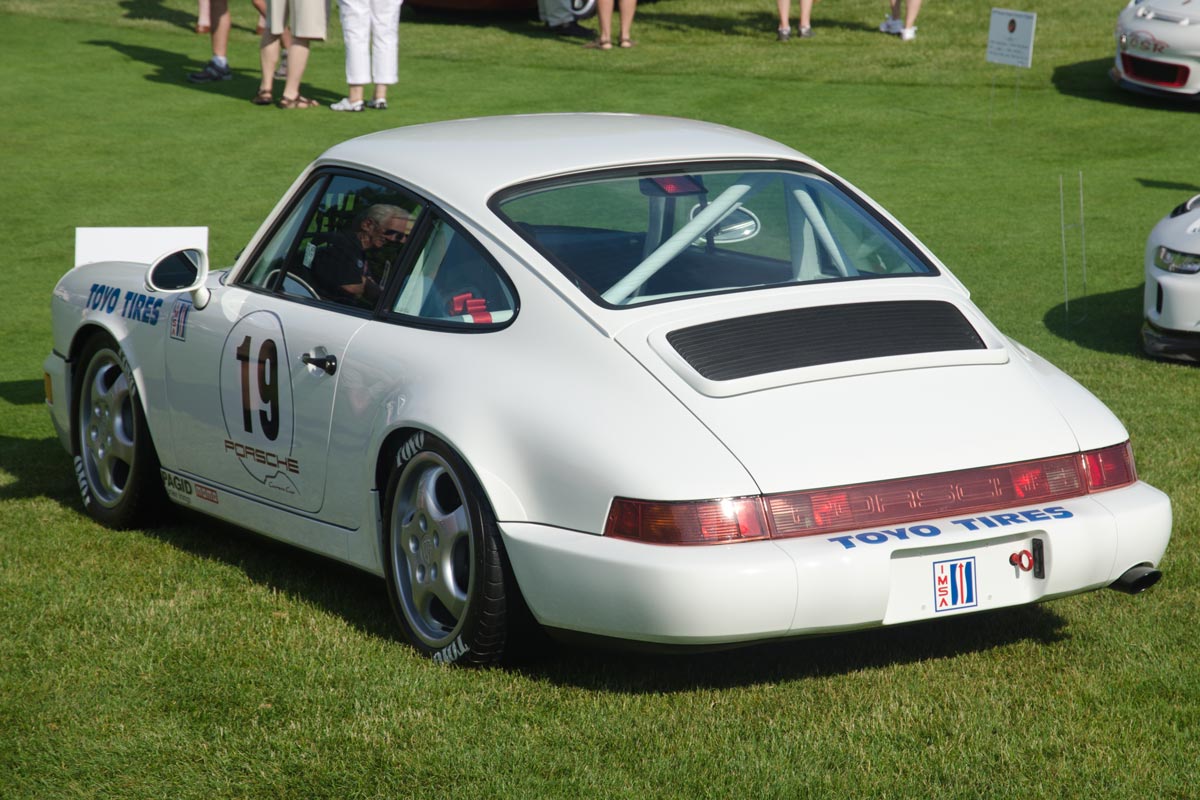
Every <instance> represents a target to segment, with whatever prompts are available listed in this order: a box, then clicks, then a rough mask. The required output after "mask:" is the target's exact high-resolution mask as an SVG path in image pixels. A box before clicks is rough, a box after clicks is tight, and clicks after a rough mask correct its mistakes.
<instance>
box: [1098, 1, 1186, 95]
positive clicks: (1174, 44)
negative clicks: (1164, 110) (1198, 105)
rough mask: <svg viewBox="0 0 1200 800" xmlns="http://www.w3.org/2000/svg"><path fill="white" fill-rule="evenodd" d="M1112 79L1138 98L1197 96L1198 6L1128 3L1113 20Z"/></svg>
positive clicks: (1167, 3)
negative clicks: (1115, 19)
mask: <svg viewBox="0 0 1200 800" xmlns="http://www.w3.org/2000/svg"><path fill="white" fill-rule="evenodd" d="M1115 35H1116V39H1117V55H1116V63H1115V64H1114V65H1113V69H1112V77H1113V79H1114V80H1115V81H1116V82H1117V83H1118V84H1119V85H1120V86H1122V87H1123V88H1125V89H1131V90H1133V91H1136V92H1142V93H1144V94H1155V95H1160V96H1168V95H1169V96H1175V97H1190V98H1195V97H1196V96H1197V95H1200V7H1198V6H1197V4H1196V3H1195V2H1194V0H1130V2H1129V5H1128V6H1126V7H1125V9H1124V10H1123V11H1122V12H1121V14H1120V16H1119V17H1118V18H1117V28H1116V31H1115Z"/></svg>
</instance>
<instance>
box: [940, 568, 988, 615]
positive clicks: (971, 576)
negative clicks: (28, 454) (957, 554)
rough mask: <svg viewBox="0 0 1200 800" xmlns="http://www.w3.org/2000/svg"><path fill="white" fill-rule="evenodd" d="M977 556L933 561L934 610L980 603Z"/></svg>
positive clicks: (949, 609) (953, 608)
mask: <svg viewBox="0 0 1200 800" xmlns="http://www.w3.org/2000/svg"><path fill="white" fill-rule="evenodd" d="M975 575H976V572H975V556H969V557H967V558H956V559H953V560H950V561H935V562H933V610H934V611H957V610H959V609H961V608H974V607H975V606H977V605H979V588H978V587H977V586H976V585H975Z"/></svg>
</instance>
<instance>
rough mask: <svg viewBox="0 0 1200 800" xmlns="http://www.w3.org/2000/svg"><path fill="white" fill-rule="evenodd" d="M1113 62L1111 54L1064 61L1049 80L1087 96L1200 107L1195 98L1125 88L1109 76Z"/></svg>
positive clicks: (1139, 104)
mask: <svg viewBox="0 0 1200 800" xmlns="http://www.w3.org/2000/svg"><path fill="white" fill-rule="evenodd" d="M1112 65H1113V60H1112V58H1111V57H1110V58H1096V59H1092V60H1090V61H1080V62H1077V63H1075V64H1062V65H1060V66H1057V67H1055V68H1054V74H1053V75H1052V76H1051V78H1050V82H1051V83H1053V84H1054V87H1055V88H1056V89H1058V91H1059V92H1060V93H1061V94H1065V95H1069V96H1071V97H1079V98H1082V99H1084V100H1096V101H1098V102H1101V103H1115V104H1117V105H1122V106H1129V107H1131V108H1147V109H1155V110H1158V111H1173V112H1180V113H1189V114H1194V113H1196V111H1198V110H1200V104H1197V103H1196V102H1194V101H1189V100H1186V99H1180V98H1175V97H1159V96H1157V95H1149V94H1142V93H1140V92H1136V91H1130V90H1128V89H1122V88H1121V87H1120V86H1118V85H1117V84H1116V82H1114V81H1113V79H1112V78H1111V77H1109V70H1111V69H1112Z"/></svg>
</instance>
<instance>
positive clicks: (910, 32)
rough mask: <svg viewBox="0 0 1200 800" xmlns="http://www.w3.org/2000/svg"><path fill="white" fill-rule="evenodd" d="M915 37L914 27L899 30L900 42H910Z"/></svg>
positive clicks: (915, 30)
mask: <svg viewBox="0 0 1200 800" xmlns="http://www.w3.org/2000/svg"><path fill="white" fill-rule="evenodd" d="M915 38H917V29H916V28H904V29H902V30H901V31H900V41H902V42H911V41H912V40H913V39H915Z"/></svg>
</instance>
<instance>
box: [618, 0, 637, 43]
mask: <svg viewBox="0 0 1200 800" xmlns="http://www.w3.org/2000/svg"><path fill="white" fill-rule="evenodd" d="M620 9H621V46H622V47H632V46H633V39H632V38H630V37H631V34H632V33H633V15H634V14H635V13H636V12H637V0H621V2H620Z"/></svg>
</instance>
